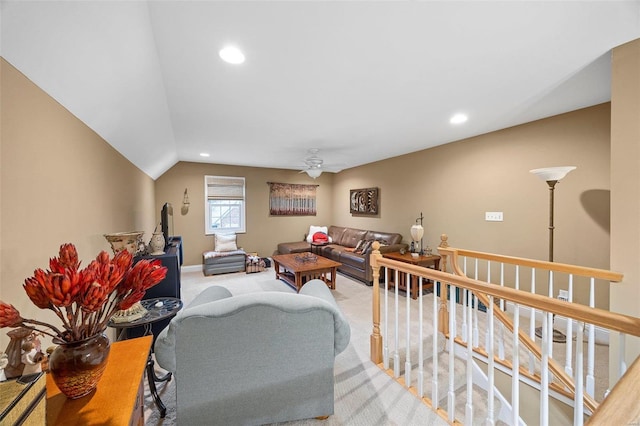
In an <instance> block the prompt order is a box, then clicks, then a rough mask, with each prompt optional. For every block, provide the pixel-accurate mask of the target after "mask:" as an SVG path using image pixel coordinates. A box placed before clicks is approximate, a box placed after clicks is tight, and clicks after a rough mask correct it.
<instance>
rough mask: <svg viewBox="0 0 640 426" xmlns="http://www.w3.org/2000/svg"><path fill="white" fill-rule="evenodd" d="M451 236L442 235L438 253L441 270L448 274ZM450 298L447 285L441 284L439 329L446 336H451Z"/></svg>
mask: <svg viewBox="0 0 640 426" xmlns="http://www.w3.org/2000/svg"><path fill="white" fill-rule="evenodd" d="M448 240H449V236H448V235H447V234H442V235H441V236H440V245H439V246H438V253H440V256H441V260H440V270H441V271H442V272H447V268H448V267H447V261H448V260H449V256H450V254H451V253H450V250H449V241H448ZM448 300H449V297H448V292H447V284H445V283H443V282H440V310H439V311H438V329H439V330H440V332H441V333H443V334H444V335H448V334H449V303H448Z"/></svg>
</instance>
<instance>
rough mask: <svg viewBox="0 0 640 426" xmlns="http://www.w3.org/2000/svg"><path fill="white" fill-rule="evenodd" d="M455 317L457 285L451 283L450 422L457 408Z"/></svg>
mask: <svg viewBox="0 0 640 426" xmlns="http://www.w3.org/2000/svg"><path fill="white" fill-rule="evenodd" d="M455 317H456V301H455V287H454V286H452V285H449V389H448V392H447V418H448V419H449V421H450V422H453V420H454V419H455V409H456V403H455V401H456V394H455V388H454V386H455V372H454V368H453V366H454V362H455V354H454V347H453V345H454V342H453V339H454V337H455V334H456V332H455V330H456V329H455V326H456V322H455Z"/></svg>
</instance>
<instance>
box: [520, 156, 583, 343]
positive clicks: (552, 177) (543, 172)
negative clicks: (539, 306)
mask: <svg viewBox="0 0 640 426" xmlns="http://www.w3.org/2000/svg"><path fill="white" fill-rule="evenodd" d="M575 169H576V168H575V166H561V167H545V168H542V169H533V170H530V172H531V173H533V174H534V175H536V176H538V177H539V178H540V179H542V180H544V181H545V182H547V185H549V262H553V230H554V226H553V205H554V199H553V192H554V190H555V187H556V184H557V183H558V182H559V181H560V180H561V179H563V178H564V177H565V176H566V175H567V174H568V173H569V172H570V171H572V170H575ZM550 296H551V297H553V295H550ZM536 335H537V336H538V337H541V336H542V329H541V328H536ZM566 339H567V338H566V336H565V335H564V334H562V333H561V332H560V331H558V330H555V329H554V330H553V340H554V341H555V342H559V343H564V342H566Z"/></svg>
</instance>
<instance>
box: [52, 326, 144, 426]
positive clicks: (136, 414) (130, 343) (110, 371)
mask: <svg viewBox="0 0 640 426" xmlns="http://www.w3.org/2000/svg"><path fill="white" fill-rule="evenodd" d="M151 341H152V338H151V336H147V337H140V338H137V339H131V340H127V341H123V342H114V343H112V344H111V351H110V353H109V361H108V362H107V368H105V370H104V374H103V375H102V378H101V379H100V382H99V383H98V387H97V388H96V390H95V391H94V392H92V393H91V394H89V395H87V396H83V397H82V398H78V399H69V398H67V397H66V396H64V395H63V394H62V392H60V390H59V389H58V387H57V386H56V384H55V382H54V381H53V378H52V377H51V374H50V373H47V379H46V381H47V408H46V410H47V414H46V416H47V420H46V424H47V425H48V426H58V425H60V426H74V425H82V426H89V425H91V426H98V425H107V424H109V425H136V426H143V425H144V382H143V379H144V371H145V364H146V359H147V357H148V356H149V351H150V350H151ZM39 424H44V422H42V423H39Z"/></svg>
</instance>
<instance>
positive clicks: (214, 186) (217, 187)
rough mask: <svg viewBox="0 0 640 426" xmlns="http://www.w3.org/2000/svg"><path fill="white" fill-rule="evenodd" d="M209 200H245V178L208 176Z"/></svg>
mask: <svg viewBox="0 0 640 426" xmlns="http://www.w3.org/2000/svg"><path fill="white" fill-rule="evenodd" d="M207 199H208V200H244V178H241V177H223V176H207Z"/></svg>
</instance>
